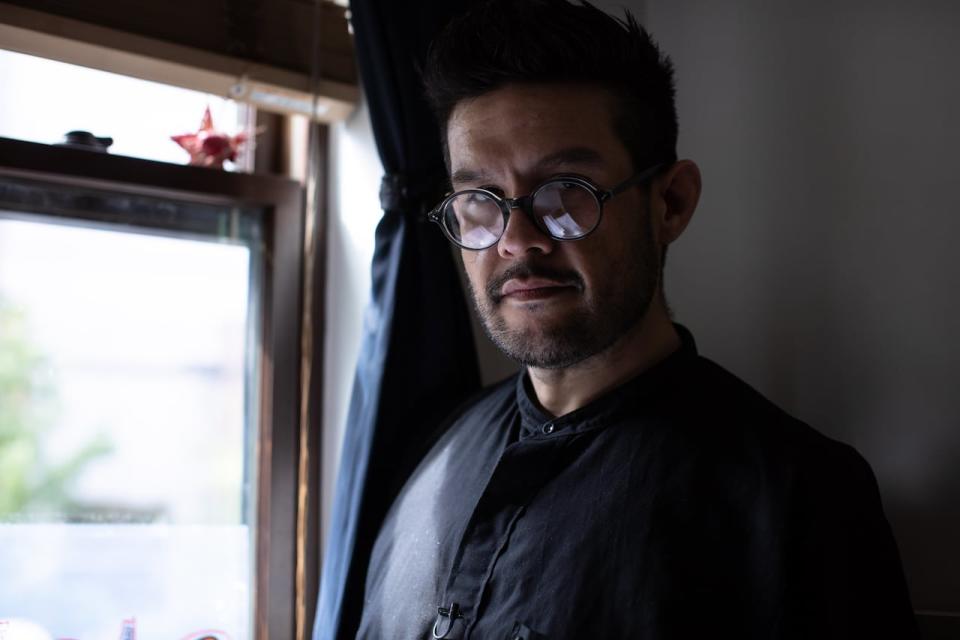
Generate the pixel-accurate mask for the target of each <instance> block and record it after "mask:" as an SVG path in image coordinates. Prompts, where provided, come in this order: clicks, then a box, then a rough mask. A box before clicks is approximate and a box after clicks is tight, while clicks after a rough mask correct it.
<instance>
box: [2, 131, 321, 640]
mask: <svg viewBox="0 0 960 640" xmlns="http://www.w3.org/2000/svg"><path fill="white" fill-rule="evenodd" d="M321 133H322V135H321V136H320V141H321V145H319V146H320V147H321V150H320V153H318V155H319V156H320V165H321V166H320V169H321V170H320V171H318V174H319V175H324V173H325V172H324V171H323V170H322V169H323V168H324V166H325V160H326V144H325V143H326V135H325V128H323V130H322V131H321ZM0 176H5V177H14V178H16V177H19V178H26V179H34V180H40V181H44V182H48V183H53V184H64V185H75V186H81V187H89V188H97V189H104V188H106V189H110V190H116V191H119V192H123V193H135V194H143V195H150V196H161V197H163V196H166V197H171V198H174V199H180V200H192V201H199V202H210V203H236V202H241V203H243V204H249V205H253V206H257V207H260V208H262V209H263V210H264V211H265V212H266V213H265V219H264V220H263V225H264V239H265V244H266V246H265V247H264V260H263V263H264V273H263V292H262V295H263V307H262V308H263V316H262V318H261V322H262V329H261V341H260V349H261V352H260V360H261V380H260V393H261V399H260V416H259V425H258V428H259V435H258V445H259V446H258V457H259V460H258V479H257V485H258V486H257V518H256V535H255V540H256V553H255V562H256V565H255V569H254V572H255V573H254V575H255V578H254V589H255V596H254V628H253V634H254V637H256V638H261V639H266V638H276V639H278V640H279V639H284V640H286V639H287V638H294V637H297V636H300V637H307V636H309V634H310V631H311V630H310V629H309V627H310V622H311V620H312V612H313V609H314V606H315V602H316V597H317V591H318V569H319V562H318V553H319V551H318V546H319V540H320V536H319V525H318V523H319V499H318V498H317V496H319V487H318V485H317V483H318V482H319V477H320V474H319V461H320V459H321V452H320V451H319V446H318V445H319V437H318V430H317V429H316V428H314V429H310V428H308V425H307V424H306V423H314V422H318V420H319V415H320V411H319V406H320V400H321V397H322V394H321V388H322V380H321V379H320V376H319V375H317V374H316V373H314V374H313V376H312V380H311V382H310V385H309V387H310V388H309V389H306V390H302V389H301V377H302V373H301V371H303V366H304V362H307V363H316V364H315V366H313V365H310V366H311V368H312V369H314V370H315V371H317V372H319V371H320V367H321V366H322V362H323V359H322V354H321V349H322V343H323V340H322V335H323V334H322V317H323V316H322V300H323V290H322V282H323V280H322V275H323V273H322V270H323V263H324V260H323V251H322V247H323V242H322V241H323V238H322V231H323V225H322V224H315V225H313V226H314V230H313V234H314V237H313V242H314V246H315V247H317V248H318V251H317V254H318V255H316V256H315V259H314V260H313V261H312V262H313V263H314V264H313V267H312V271H313V272H314V277H313V278H312V280H313V281H314V282H315V283H316V286H317V291H315V292H314V293H313V295H312V300H313V303H312V305H311V306H312V307H313V308H314V309H313V313H312V314H306V315H304V314H303V313H302V300H303V284H302V283H303V281H304V275H303V268H304V259H303V255H304V246H305V243H304V233H305V223H304V219H305V216H304V211H305V209H304V204H305V189H304V187H303V186H302V185H301V184H300V183H298V182H296V181H293V180H289V179H285V178H281V177H276V176H266V175H251V174H237V173H229V172H225V171H218V170H213V169H206V168H200V167H188V166H181V165H174V164H168V163H163V162H155V161H150V160H141V159H136V158H129V157H122V156H112V155H109V154H107V153H98V152H93V151H86V150H80V149H70V148H63V147H56V146H51V145H44V144H36V143H32V142H23V141H19V140H12V139H8V138H0ZM319 186H320V190H321V193H320V197H318V198H316V200H317V202H320V203H323V202H325V198H324V197H323V193H322V191H323V189H322V187H323V186H324V185H323V184H322V182H321V184H320V185H319ZM71 217H75V218H77V219H83V218H84V216H83V214H77V215H76V216H73V215H71ZM318 217H319V219H320V221H322V219H323V215H322V208H321V211H320V212H318ZM303 317H308V318H312V320H311V324H312V325H313V326H311V327H309V328H308V329H309V331H311V332H315V333H314V335H315V336H316V339H314V340H313V341H312V345H311V347H310V353H307V354H305V353H304V352H303V348H302V345H303V341H302V328H303V325H302V318H303ZM318 332H319V333H318ZM301 394H305V395H306V397H307V400H306V404H301V398H302V395H301ZM304 407H307V408H308V409H309V413H306V412H305V411H304ZM301 415H307V416H309V417H308V418H307V419H306V420H304V421H301ZM314 416H316V418H315V417H314ZM301 422H304V424H301ZM304 496H306V500H304ZM298 502H299V503H301V504H300V508H298ZM298 564H299V567H300V571H299V572H298V571H297V569H298ZM298 632H299V633H298Z"/></svg>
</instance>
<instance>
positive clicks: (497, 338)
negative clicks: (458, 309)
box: [468, 215, 661, 369]
mask: <svg viewBox="0 0 960 640" xmlns="http://www.w3.org/2000/svg"><path fill="white" fill-rule="evenodd" d="M642 219H643V220H644V223H645V224H643V225H637V226H638V229H637V232H638V233H637V238H636V239H635V242H634V244H633V246H634V247H636V250H635V251H634V252H631V253H629V254H628V255H627V256H626V258H625V264H622V265H617V268H616V269H611V270H610V272H611V273H614V274H615V277H612V278H609V279H608V280H609V281H608V282H604V283H599V284H597V285H596V286H595V287H594V288H593V289H587V287H586V285H585V283H584V280H583V278H582V276H581V275H580V274H579V273H577V272H575V271H570V270H562V269H557V268H554V267H551V266H548V265H545V264H543V263H542V261H540V260H538V259H535V258H531V259H527V260H524V261H522V262H516V263H514V264H512V265H510V267H508V268H507V269H506V270H504V272H503V273H501V274H499V275H497V276H496V277H494V278H491V279H490V280H489V281H488V282H487V283H486V284H485V285H484V286H483V288H482V289H480V290H478V289H477V288H476V287H474V285H473V283H471V282H469V279H468V283H469V286H470V292H471V298H472V299H473V304H474V308H475V309H476V311H477V315H478V316H479V318H480V321H481V325H482V326H483V328H484V331H485V332H486V334H487V336H488V337H489V338H490V340H491V341H492V342H493V343H494V344H495V345H496V346H497V348H498V349H500V351H502V352H503V353H504V354H505V355H506V356H507V357H509V358H511V359H513V360H516V361H517V362H519V363H520V364H521V365H524V366H528V367H535V368H541V369H563V368H566V367H570V366H573V365H575V364H577V363H580V362H582V361H584V360H586V359H588V358H590V357H592V356H595V355H597V354H600V353H602V352H604V351H606V350H607V349H609V348H610V347H612V346H613V345H614V344H615V343H616V342H617V340H619V339H620V338H621V337H623V336H624V335H625V334H626V333H627V332H628V331H630V330H631V329H632V328H633V327H635V326H636V325H637V324H639V322H640V321H641V320H642V319H643V317H644V316H645V315H646V313H647V311H648V309H649V308H650V304H651V302H652V301H653V297H654V295H656V291H657V288H658V285H659V284H660V272H661V261H660V257H659V252H658V251H657V247H656V245H655V243H654V242H653V229H652V225H651V223H650V218H649V216H647V215H643V216H642ZM526 277H543V278H548V279H550V280H553V281H556V282H560V283H563V284H564V285H567V286H570V287H571V288H574V289H576V290H577V292H578V293H579V295H580V298H581V300H580V302H579V304H577V305H576V307H575V308H573V309H571V310H570V311H568V312H567V313H565V314H564V315H563V316H562V317H560V318H558V319H550V318H546V319H544V321H543V322H538V321H537V318H536V317H535V316H536V313H537V311H538V305H537V304H536V303H534V304H529V305H527V306H526V310H525V312H526V313H529V314H530V315H531V316H532V317H531V320H530V321H529V322H526V323H524V325H523V326H521V327H519V328H514V327H510V326H509V325H508V323H507V320H506V318H505V317H504V314H503V310H502V306H501V305H502V299H503V296H502V294H501V289H502V287H503V284H504V283H506V282H507V280H510V279H512V278H526ZM546 304H549V303H546Z"/></svg>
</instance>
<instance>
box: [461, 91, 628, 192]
mask: <svg viewBox="0 0 960 640" xmlns="http://www.w3.org/2000/svg"><path fill="white" fill-rule="evenodd" d="M613 109H614V99H613V97H612V95H611V94H610V92H609V91H607V90H606V89H603V88H600V87H594V86H589V85H565V84H547V85H507V86H506V87H502V88H499V89H496V90H494V91H491V92H489V93H486V94H483V95H481V96H479V97H476V98H471V99H469V100H464V101H462V102H460V103H459V104H458V105H457V106H456V107H455V108H454V110H453V112H452V114H451V116H450V119H449V121H448V122H447V148H448V151H449V155H450V171H451V175H452V177H454V178H455V179H456V178H457V176H465V175H472V174H483V175H484V176H486V175H488V174H493V175H496V176H502V175H505V174H511V175H512V174H518V173H519V174H523V173H527V172H535V171H536V170H537V169H538V168H539V167H540V166H541V165H542V164H544V162H545V160H549V162H547V164H560V165H563V164H564V163H566V164H572V165H574V166H572V167H571V168H572V169H576V168H577V165H579V164H592V165H603V167H602V168H607V169H610V170H611V171H616V170H620V169H621V167H620V165H623V164H624V163H627V165H628V166H629V154H628V153H627V150H626V148H625V147H624V145H623V143H622V142H621V141H620V140H619V138H618V136H617V135H616V133H615V131H614V127H613ZM571 151H572V152H573V153H570V152H571ZM550 168H552V167H547V169H550ZM557 168H559V169H562V168H563V167H562V166H561V167H557ZM455 181H456V180H455Z"/></svg>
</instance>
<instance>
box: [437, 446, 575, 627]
mask: <svg viewBox="0 0 960 640" xmlns="http://www.w3.org/2000/svg"><path fill="white" fill-rule="evenodd" d="M567 440H568V438H565V437H563V436H562V435H561V434H558V435H557V436H554V437H545V436H541V437H538V438H531V439H527V440H524V441H521V442H517V443H514V444H512V445H510V446H509V447H507V448H506V449H505V450H504V452H503V453H502V455H501V456H500V459H499V461H498V462H497V466H496V468H495V469H494V471H493V473H492V474H491V476H490V480H489V482H488V483H487V486H486V488H485V489H484V492H483V494H482V495H481V497H480V499H479V500H478V501H477V505H476V507H475V508H474V511H473V514H472V516H471V518H470V524H469V525H468V526H467V529H466V530H465V532H464V534H463V537H462V538H461V541H460V545H459V547H458V549H457V554H456V556H455V557H454V562H453V566H452V568H451V572H450V576H449V579H448V582H447V589H446V591H445V594H444V597H443V600H442V602H441V603H439V604H438V612H437V619H436V623H435V625H434V634H433V635H434V637H435V638H445V639H447V640H458V639H466V638H469V637H470V632H471V630H472V628H473V627H474V625H475V623H476V621H477V616H478V615H479V614H481V613H482V611H481V608H482V606H483V597H484V593H485V591H486V587H487V584H488V583H489V581H490V578H491V576H492V575H493V573H494V571H495V570H496V568H497V561H498V560H499V558H500V556H501V554H502V552H503V550H504V548H505V547H506V545H507V543H508V542H509V541H510V536H511V534H512V533H513V531H514V528H515V525H516V523H517V521H518V520H519V519H520V517H522V515H523V512H524V508H525V507H526V505H527V504H528V503H529V501H530V500H531V499H533V497H534V496H535V494H536V493H537V491H538V490H539V489H540V488H541V487H542V486H543V485H544V484H546V483H547V482H548V481H549V480H550V479H551V478H553V477H554V476H555V475H556V474H557V473H558V472H559V470H560V467H562V466H563V464H564V458H566V456H565V455H564V451H565V449H566V448H567V447H566V441H567Z"/></svg>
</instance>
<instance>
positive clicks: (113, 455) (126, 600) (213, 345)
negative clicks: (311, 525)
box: [0, 139, 303, 640]
mask: <svg viewBox="0 0 960 640" xmlns="http://www.w3.org/2000/svg"><path fill="white" fill-rule="evenodd" d="M302 197H303V195H302V189H301V187H300V186H299V185H298V184H297V183H294V182H291V181H288V180H283V179H279V178H269V177H265V176H244V175H231V174H227V173H224V172H219V171H212V170H209V169H202V168H195V167H180V166H173V165H166V164H163V163H156V162H149V161H143V160H134V159H130V158H119V157H113V156H110V155H108V154H101V153H95V152H90V151H85V150H75V149H59V148H52V147H49V146H46V145H38V144H33V143H28V142H18V141H12V140H5V139H0V336H2V337H0V574H2V575H4V576H8V577H9V576H16V579H13V580H10V579H4V580H0V621H4V624H5V625H6V626H7V627H8V628H9V626H10V625H26V624H35V625H39V626H40V627H42V628H43V629H45V630H46V631H47V632H48V633H50V634H51V637H56V638H96V637H104V636H107V637H110V636H112V635H114V634H118V635H119V633H120V630H121V628H122V627H123V626H124V625H126V626H127V627H128V628H133V627H134V626H135V627H136V629H137V630H138V631H140V633H141V634H143V635H151V636H157V637H161V636H162V637H176V638H183V637H190V636H191V634H197V633H201V635H202V634H207V635H213V636H214V637H216V638H231V639H235V640H236V639H240V638H254V637H264V636H266V635H268V632H267V629H269V635H271V636H272V637H291V636H292V635H293V634H292V625H293V619H294V616H293V602H294V599H295V598H294V559H295V548H294V547H295V541H294V536H293V532H294V531H295V530H296V514H297V511H296V497H297V461H298V457H297V454H298V451H297V433H298V431H297V424H298V413H297V407H298V401H297V397H298V386H297V380H298V377H297V370H298V367H299V357H298V355H299V354H298V350H297V345H298V344H299V320H300V318H299V294H300V291H299V282H300V264H301V255H300V254H301V250H302V245H303V235H302V233H303V225H302V220H301V217H302ZM2 629H3V628H2V627H0V630H2Z"/></svg>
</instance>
